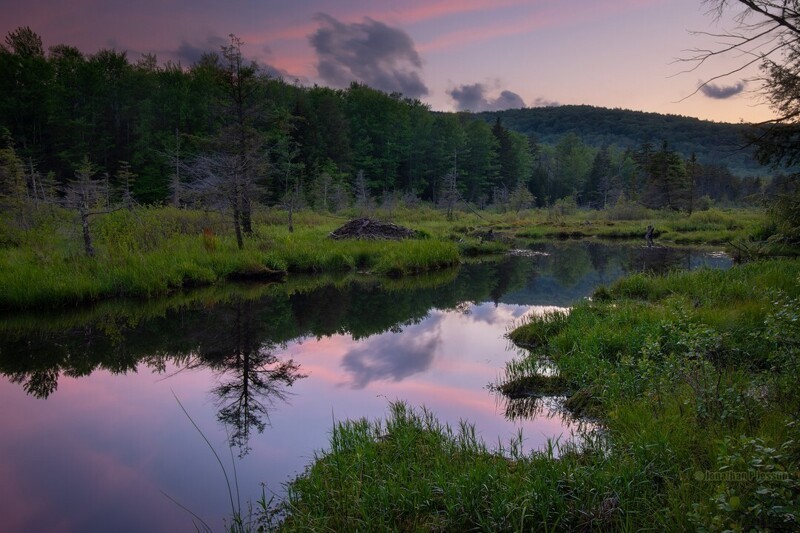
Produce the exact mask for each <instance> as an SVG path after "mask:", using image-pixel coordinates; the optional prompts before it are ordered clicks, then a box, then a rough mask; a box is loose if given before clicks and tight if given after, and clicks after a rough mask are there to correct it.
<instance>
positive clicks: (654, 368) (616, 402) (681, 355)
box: [503, 215, 800, 531]
mask: <svg viewBox="0 0 800 533" xmlns="http://www.w3.org/2000/svg"><path fill="white" fill-rule="evenodd" d="M711 218H714V215H711ZM799 276H800V264H798V263H797V262H796V261H771V262H762V263H751V264H748V265H745V266H743V267H737V268H734V269H731V270H730V271H710V270H706V271H704V270H700V271H695V272H691V273H673V274H669V275H667V276H664V277H657V276H648V275H642V274H639V275H634V276H631V277H629V278H626V279H624V280H621V281H620V282H618V283H616V284H615V285H614V286H613V287H612V288H611V290H610V291H607V295H606V298H604V299H602V301H600V302H598V301H597V300H598V299H596V301H594V302H587V303H583V304H580V305H578V306H576V307H575V308H574V309H572V311H571V312H570V314H569V316H568V317H565V318H563V319H562V318H558V320H557V321H554V320H553V318H551V317H538V318H534V319H532V320H531V321H530V323H527V324H524V325H522V326H520V327H518V328H517V329H515V330H514V331H513V332H511V334H510V337H511V338H512V340H514V341H515V342H530V343H531V344H534V345H535V346H537V348H536V350H535V352H534V353H533V354H531V356H530V360H532V361H539V360H541V357H542V356H546V357H547V358H548V360H550V361H552V364H553V365H554V367H555V369H554V370H553V369H551V370H550V372H551V373H552V372H555V373H554V374H550V375H554V376H557V377H558V378H559V379H561V380H562V381H563V382H564V383H565V385H566V388H567V389H568V390H571V391H574V392H573V393H572V397H571V398H570V399H569V400H568V401H567V402H566V404H567V406H568V407H569V408H578V406H582V405H586V404H587V402H588V403H590V404H592V405H593V407H592V413H593V414H594V415H595V416H600V417H601V418H602V419H603V420H604V422H605V425H606V427H607V429H608V435H609V438H610V439H611V442H612V443H613V444H612V445H611V446H610V448H609V450H608V454H609V455H608V460H609V462H610V463H611V464H615V465H617V466H618V467H619V466H620V465H622V464H635V465H638V466H637V467H636V468H639V469H641V473H642V475H643V476H644V477H645V478H646V479H648V480H649V481H648V483H649V484H652V485H653V486H654V487H656V495H654V497H653V506H654V508H653V509H652V510H651V518H650V520H652V521H653V522H650V525H652V524H653V523H655V524H659V526H658V527H661V528H666V529H684V528H693V529H702V530H711V531H716V530H723V529H726V530H750V529H752V528H756V529H773V530H782V529H786V528H790V529H791V528H793V527H794V525H795V520H796V516H797V511H798V509H800V505H799V504H800V500H798V495H800V483H798V480H797V477H796V472H797V470H798V467H799V466H800V463H799V462H798V457H799V456H798V454H797V444H796V442H797V438H798V434H797V429H796V423H795V422H794V419H795V418H796V413H797V410H798V408H800V395H798V390H797V387H796V383H797V380H796V376H797V372H798V363H797V361H798V357H797V355H798V346H800V341H798V339H800V329H798V326H797V323H798V316H800V300H798V294H799V293H798V286H797V283H796V282H797V280H798V279H800V278H799ZM775 291H777V292H775ZM556 325H557V327H556ZM531 339H532V340H531ZM528 366H529V368H530V370H528V371H527V372H528V373H531V372H533V374H531V375H532V376H534V377H535V375H536V373H537V372H539V370H537V369H538V366H537V365H535V364H533V365H528ZM514 368H516V369H517V371H515V372H514V373H513V375H508V376H507V378H506V379H507V380H508V381H507V382H506V383H505V384H504V385H503V389H505V390H515V391H518V388H519V387H520V386H522V387H524V385H525V383H526V380H527V379H529V376H528V374H526V371H524V369H525V368H526V367H525V365H516V366H515V367H514ZM519 369H523V370H522V371H520V370H519ZM515 383H517V384H518V385H517V386H515ZM518 393H519V391H518ZM623 505H624V504H623ZM681 508H683V509H692V512H691V513H690V514H689V516H688V517H686V516H685V515H684V514H682V513H678V514H675V513H674V510H676V509H681ZM686 519H688V520H689V522H688V523H687V522H685V521H684V520H686ZM634 520H636V519H634Z"/></svg>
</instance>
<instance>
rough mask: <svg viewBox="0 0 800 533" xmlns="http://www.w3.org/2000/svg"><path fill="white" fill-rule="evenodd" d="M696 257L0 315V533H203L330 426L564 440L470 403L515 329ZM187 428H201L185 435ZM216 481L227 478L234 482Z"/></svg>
mask: <svg viewBox="0 0 800 533" xmlns="http://www.w3.org/2000/svg"><path fill="white" fill-rule="evenodd" d="M730 263H731V261H730V259H729V258H728V257H726V256H725V255H724V254H721V253H718V252H717V253H715V252H711V251H707V250H696V249H676V248H649V249H648V248H646V247H640V246H630V245H627V246H625V245H607V244H602V243H598V242H592V241H585V242H580V241H571V242H569V241H568V242H561V243H550V244H541V245H535V246H534V247H532V248H531V249H529V250H525V251H521V252H519V253H518V255H516V256H507V257H504V258H502V259H495V260H490V261H485V262H481V263H475V264H466V265H463V266H461V267H460V268H459V269H454V270H450V271H444V272H437V273H434V274H431V275H427V276H419V277H413V278H405V279H401V280H377V279H374V278H371V277H369V276H365V275H347V276H316V277H309V278H293V279H291V280H289V281H288V282H287V283H285V284H273V285H228V286H219V287H210V288H206V289H202V290H198V291H194V292H189V293H182V294H176V295H174V296H172V297H170V298H168V299H165V300H158V301H147V302H132V301H116V302H104V303H101V304H97V305H96V306H93V307H91V308H82V309H76V310H72V311H71V312H67V311H63V312H59V313H45V314H42V313H39V314H25V313H15V314H7V315H4V316H2V317H0V405H2V406H3V408H2V410H1V411H0V426H2V428H3V431H2V434H0V456H1V457H2V458H3V460H2V462H1V463H0V515H1V516H3V528H4V529H6V530H8V531H50V532H53V531H90V530H103V531H183V530H192V529H194V525H193V522H195V523H199V522H197V519H194V518H193V517H192V516H191V515H190V514H189V512H187V510H186V509H188V510H190V511H191V512H192V513H194V514H196V515H197V516H198V517H200V518H201V519H202V520H203V521H205V522H206V523H207V524H208V525H210V526H211V527H212V528H213V529H215V530H216V529H222V527H223V520H225V519H227V517H229V516H230V514H231V496H230V493H229V491H228V485H227V484H226V479H225V475H224V474H223V470H222V468H221V467H220V464H219V463H218V462H217V459H216V458H215V456H214V454H213V452H212V451H211V449H210V448H209V445H208V444H206V442H205V440H204V439H208V441H209V442H210V443H211V445H212V446H213V447H214V448H215V449H216V450H217V452H218V453H219V456H220V459H221V461H222V464H223V465H224V468H225V470H226V471H227V475H228V476H229V478H230V482H231V485H232V493H233V499H234V500H235V499H236V498H237V492H238V497H239V498H240V499H241V501H242V502H243V503H244V502H247V501H248V500H249V501H255V500H256V499H257V498H259V497H260V496H261V491H262V484H263V487H264V489H265V491H266V494H267V496H269V495H271V494H275V495H277V497H280V496H281V495H282V494H283V491H284V488H283V484H284V483H285V482H287V481H289V480H290V479H292V478H293V477H294V476H296V475H297V474H299V473H301V472H302V471H303V469H304V467H305V466H307V465H308V464H309V463H310V462H311V461H312V460H313V458H314V454H315V452H316V451H319V450H322V449H324V448H325V446H326V445H327V439H328V436H329V434H330V429H331V427H332V426H333V424H334V423H335V422H336V421H339V420H344V419H346V418H360V417H366V418H369V419H376V418H382V417H384V416H385V415H386V414H387V411H388V405H389V402H392V401H395V400H404V401H406V402H408V403H409V404H410V405H412V406H422V405H424V406H426V407H428V408H429V409H431V410H432V411H433V412H434V413H435V414H436V415H437V416H438V418H439V419H440V420H441V421H443V422H447V423H450V424H451V425H453V426H457V424H458V422H459V420H461V419H465V420H468V421H469V422H471V423H473V424H474V425H475V428H476V432H477V433H478V434H479V435H480V436H481V437H482V438H483V439H484V440H485V441H486V442H487V443H488V444H490V445H491V444H496V443H498V442H500V443H505V444H508V442H509V441H510V440H511V439H512V438H514V437H515V436H516V435H517V434H518V433H519V431H522V435H523V438H524V445H525V447H526V448H527V449H536V448H541V447H543V446H545V445H546V443H547V441H548V440H555V439H559V440H561V441H563V440H565V439H569V438H570V436H571V434H572V432H573V431H574V430H575V426H574V424H573V423H571V422H569V421H568V420H564V419H562V417H560V416H546V415H547V413H546V412H545V413H539V415H540V416H536V417H525V416H519V414H520V413H519V412H516V411H514V410H513V409H508V406H507V405H506V404H505V403H504V401H503V399H502V398H499V397H498V396H496V395H495V394H494V393H493V392H492V391H491V390H490V388H489V387H488V385H489V384H490V383H492V382H493V381H495V380H496V379H497V378H498V377H499V376H500V375H501V373H502V371H503V368H504V364H505V363H506V362H507V361H509V360H511V359H512V358H514V357H515V356H516V355H517V353H518V352H517V350H515V349H514V348H513V347H512V346H510V345H509V343H508V341H507V340H506V339H505V337H504V335H505V333H506V332H507V331H508V329H509V327H510V326H511V325H512V324H514V322H515V321H517V320H519V319H520V318H522V317H524V316H525V315H526V314H529V313H535V312H543V311H546V310H548V309H552V308H554V307H568V306H570V305H572V304H574V303H575V302H577V301H579V300H581V299H582V298H585V297H587V296H589V295H590V294H591V293H592V291H593V290H594V289H595V288H596V287H597V286H599V285H603V284H606V285H607V284H610V283H612V282H613V281H614V280H615V279H617V278H619V277H620V276H623V275H625V274H627V273H630V272H633V271H639V270H659V271H661V270H667V269H675V268H680V269H685V268H690V269H691V268H697V267H702V266H707V267H712V268H727V267H728V266H730ZM193 424H196V425H197V427H198V428H199V429H200V430H201V431H202V435H201V434H200V433H199V432H198V431H197V430H196V429H195V427H194V426H193ZM234 477H235V479H234Z"/></svg>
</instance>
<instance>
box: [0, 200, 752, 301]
mask: <svg viewBox="0 0 800 533" xmlns="http://www.w3.org/2000/svg"><path fill="white" fill-rule="evenodd" d="M361 214H362V213H357V212H355V211H353V212H349V213H345V214H344V215H343V216H331V215H324V214H319V213H313V212H310V211H299V212H297V213H296V214H295V217H294V220H295V228H296V230H295V231H294V232H293V233H290V232H289V231H288V230H287V229H286V214H285V213H283V212H281V211H278V210H274V209H271V210H258V211H256V212H255V213H254V217H253V221H254V230H255V231H254V233H253V235H252V236H248V237H247V238H246V239H245V247H244V249H243V250H239V249H238V248H237V247H236V245H235V239H234V237H233V228H232V227H231V223H230V220H229V218H228V217H226V216H224V215H223V214H221V213H216V212H206V211H198V210H188V209H175V208H171V207H142V208H136V209H134V210H131V211H128V210H120V211H116V212H113V213H110V214H106V215H101V216H97V217H94V218H92V220H91V229H92V235H93V240H94V246H95V249H96V256H95V257H94V258H89V257H86V255H85V254H84V251H83V244H82V237H81V233H80V225H79V224H78V220H77V218H76V215H75V213H73V212H70V211H66V210H62V209H58V208H54V207H48V208H39V209H34V208H32V207H31V208H30V209H27V210H24V211H21V212H20V213H17V214H15V215H14V216H12V214H9V213H5V214H3V215H0V308H5V309H23V308H35V307H57V306H64V305H75V304H81V303H85V302H92V301H97V300H101V299H106V298H114V297H120V296H122V297H139V298H152V297H162V296H164V295H165V294H169V293H171V292H174V291H176V290H180V289H182V288H185V287H193V286H198V285H209V284H215V283H219V282H221V281H226V280H232V279H276V278H279V277H280V274H281V273H282V272H286V273H288V274H289V275H294V274H299V273H312V274H319V273H323V272H325V273H331V272H369V273H374V274H378V275H384V276H392V277H400V276H406V275H414V274H419V273H422V272H428V271H432V270H438V269H442V268H447V267H451V266H453V265H457V264H458V263H460V262H462V261H463V260H464V259H466V258H470V257H476V256H487V255H497V254H502V253H505V252H506V251H507V250H508V249H510V248H511V247H513V246H514V244H515V238H517V237H520V238H575V237H598V238H624V239H637V240H640V239H642V235H643V234H644V228H645V227H646V225H647V224H649V223H654V224H655V225H656V227H657V230H658V233H657V235H658V240H659V241H663V242H667V241H669V240H672V241H673V242H683V243H697V242H723V241H726V240H731V239H734V238H738V239H740V241H741V240H742V239H743V238H744V237H743V236H745V235H746V233H747V232H748V231H751V230H753V231H755V229H754V228H756V226H758V224H760V223H761V222H762V219H763V216H761V215H759V214H758V213H756V212H755V211H745V210H738V211H723V210H709V211H704V212H697V213H694V214H692V215H691V216H688V217H687V216H685V215H680V214H676V213H671V212H669V213H667V212H654V211H650V210H646V209H642V208H638V207H635V206H627V207H625V206H623V207H620V208H615V209H612V210H607V211H578V210H572V211H571V212H569V213H567V214H554V213H553V212H551V211H547V210H531V211H522V212H520V213H491V212H488V211H487V212H482V213H481V214H477V213H472V212H470V213H456V216H455V218H454V219H453V220H447V219H446V217H445V216H444V213H442V212H441V211H437V210H434V209H431V208H428V207H420V208H417V209H413V210H410V209H405V208H402V209H401V208H397V209H393V210H390V211H389V210H384V211H378V212H377V213H374V214H373V215H374V216H376V217H379V218H383V219H389V220H392V221H394V222H395V223H398V224H403V225H406V226H408V227H410V228H412V229H414V230H417V231H418V232H419V233H420V234H421V235H422V236H423V237H422V238H419V239H406V240H403V241H353V240H341V241H336V240H332V239H329V238H328V234H329V233H330V232H331V231H332V230H333V229H335V228H337V227H338V226H340V225H341V224H342V223H343V222H344V221H346V220H347V217H350V216H360V215H361ZM640 217H647V218H645V219H642V218H640ZM742 242H744V241H742Z"/></svg>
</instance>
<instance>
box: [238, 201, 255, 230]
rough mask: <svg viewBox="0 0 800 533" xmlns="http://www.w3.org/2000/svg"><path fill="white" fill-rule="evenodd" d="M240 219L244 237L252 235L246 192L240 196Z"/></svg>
mask: <svg viewBox="0 0 800 533" xmlns="http://www.w3.org/2000/svg"><path fill="white" fill-rule="evenodd" d="M241 219H242V231H243V232H244V233H245V235H252V234H253V218H252V215H251V208H250V197H249V196H248V193H247V192H246V191H245V193H244V194H243V195H242V212H241Z"/></svg>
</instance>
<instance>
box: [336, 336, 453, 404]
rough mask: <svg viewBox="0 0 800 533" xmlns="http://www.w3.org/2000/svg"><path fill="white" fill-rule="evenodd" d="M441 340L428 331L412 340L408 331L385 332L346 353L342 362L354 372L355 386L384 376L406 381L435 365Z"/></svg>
mask: <svg viewBox="0 0 800 533" xmlns="http://www.w3.org/2000/svg"><path fill="white" fill-rule="evenodd" d="M427 327H429V326H427ZM427 327H426V329H427ZM440 342H441V341H440V339H439V337H438V336H434V337H431V336H429V335H424V334H422V335H414V336H412V338H411V339H410V340H409V339H408V338H407V336H405V335H403V336H401V335H391V334H390V335H381V336H380V337H376V338H374V339H373V340H370V341H369V342H367V343H365V344H363V345H360V346H359V348H357V349H355V350H353V351H352V352H350V353H348V354H347V355H345V356H344V359H343V360H342V366H343V367H344V368H345V370H347V371H348V372H350V373H351V374H352V375H353V384H352V385H353V388H355V389H363V388H364V387H366V386H367V385H368V384H369V383H370V382H372V381H375V380H380V379H389V380H392V381H402V380H403V379H405V378H407V377H408V376H411V375H413V374H416V373H418V372H422V371H424V370H426V369H427V368H428V367H429V366H430V365H431V363H432V362H433V356H434V355H435V353H436V347H437V346H439V344H440Z"/></svg>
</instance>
